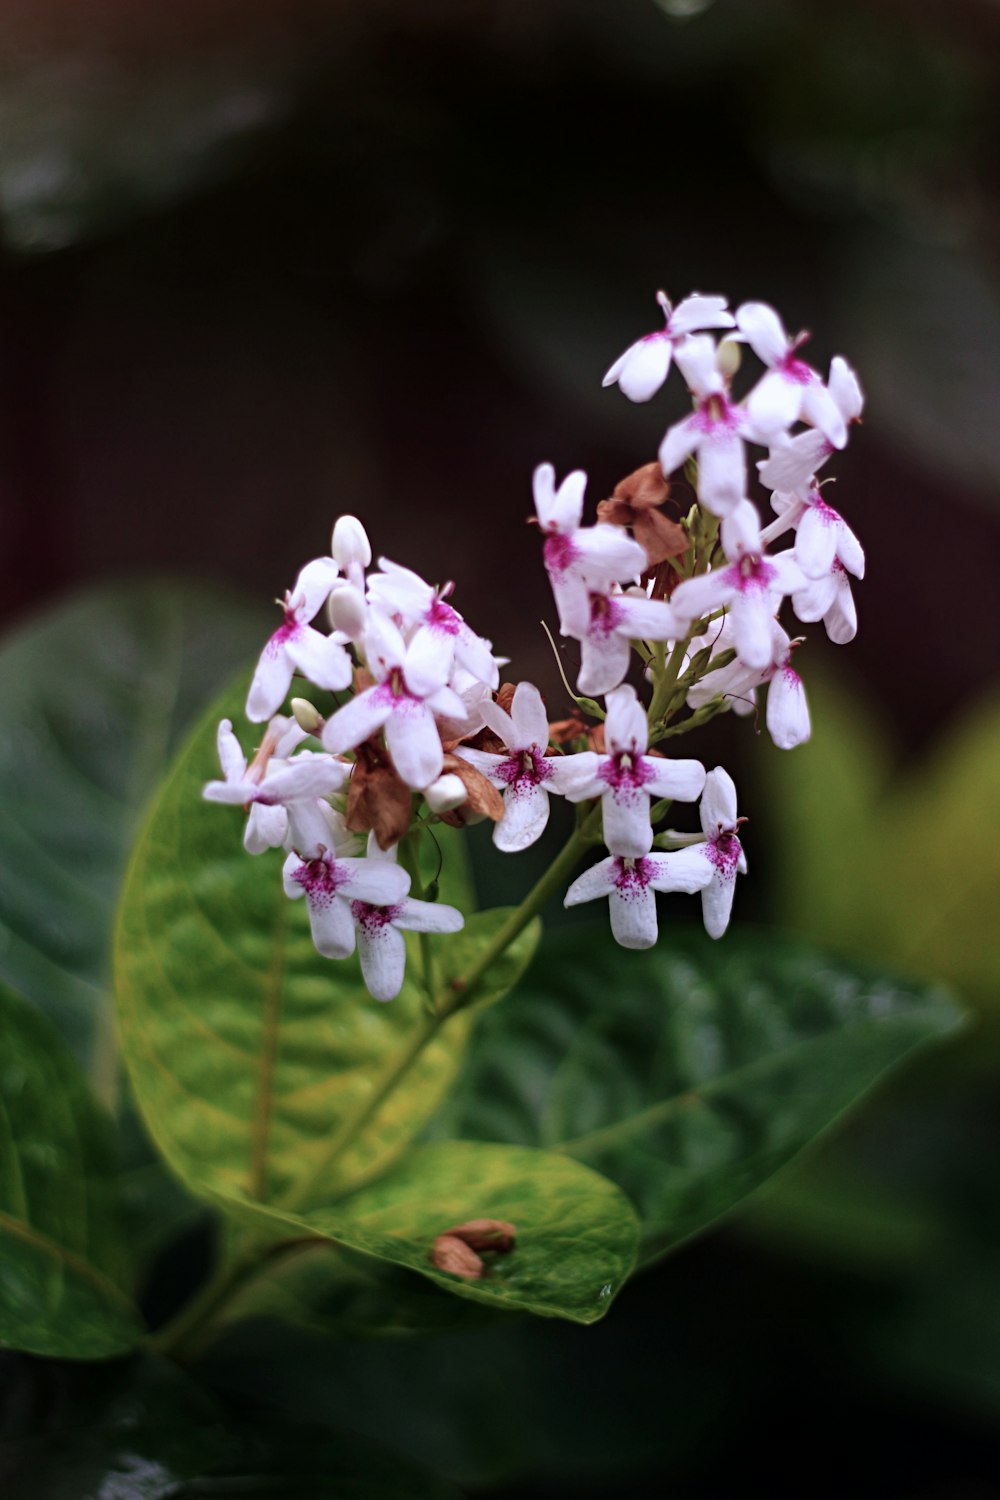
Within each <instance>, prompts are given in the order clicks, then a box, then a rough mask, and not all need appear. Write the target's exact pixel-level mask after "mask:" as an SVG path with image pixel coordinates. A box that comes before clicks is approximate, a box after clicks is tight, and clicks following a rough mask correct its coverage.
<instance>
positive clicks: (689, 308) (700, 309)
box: [602, 292, 735, 401]
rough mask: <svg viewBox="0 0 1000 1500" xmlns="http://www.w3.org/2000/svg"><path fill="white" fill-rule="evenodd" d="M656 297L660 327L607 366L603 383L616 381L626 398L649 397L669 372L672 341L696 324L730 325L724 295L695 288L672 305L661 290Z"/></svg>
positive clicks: (674, 342)
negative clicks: (702, 292)
mask: <svg viewBox="0 0 1000 1500" xmlns="http://www.w3.org/2000/svg"><path fill="white" fill-rule="evenodd" d="M656 300H657V302H658V303H659V304H660V307H661V308H662V309H663V322H664V326H663V327H662V328H657V329H656V330H654V332H653V333H647V334H645V335H644V336H643V337H642V338H641V339H637V340H636V342H635V343H634V344H630V345H629V347H628V348H627V349H626V350H625V353H624V354H622V355H621V356H620V357H619V358H618V359H616V360H615V362H614V364H613V365H612V366H611V368H610V369H609V370H608V372H607V374H606V375H605V377H604V380H603V381H602V384H603V385H605V386H608V385H615V384H616V383H617V385H618V387H619V388H620V390H621V391H622V392H623V393H624V394H625V395H626V396H627V397H628V398H629V400H630V401H650V400H651V399H652V398H653V397H654V396H655V395H656V393H657V391H658V390H659V389H660V387H661V385H662V384H663V382H664V381H665V380H666V378H667V375H668V374H669V373H670V362H671V358H672V356H673V352H674V347H675V345H677V344H679V343H680V341H681V340H682V339H685V338H686V337H687V335H688V334H689V333H693V332H694V331H695V330H696V329H699V328H732V327H733V326H734V321H735V320H734V318H733V315H732V313H731V312H729V311H728V309H727V307H726V299H725V297H705V296H702V295H701V294H700V293H698V292H695V293H694V295H693V296H691V297H685V298H684V300H683V302H678V304H677V306H676V307H674V308H672V307H671V306H670V303H669V302H668V300H667V296H666V293H665V292H657V294H656Z"/></svg>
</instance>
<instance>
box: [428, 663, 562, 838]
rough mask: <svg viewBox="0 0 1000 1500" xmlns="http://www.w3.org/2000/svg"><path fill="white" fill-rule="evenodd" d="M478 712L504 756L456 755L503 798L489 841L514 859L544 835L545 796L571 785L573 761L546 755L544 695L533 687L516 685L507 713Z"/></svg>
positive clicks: (486, 708) (464, 750)
mask: <svg viewBox="0 0 1000 1500" xmlns="http://www.w3.org/2000/svg"><path fill="white" fill-rule="evenodd" d="M480 711H481V713H482V715H483V718H484V719H485V721H486V723H487V725H488V726H489V728H490V729H492V731H493V733H494V734H495V735H497V736H498V737H499V739H500V740H501V742H502V743H503V744H504V745H505V746H506V748H507V752H508V753H507V754H506V755H496V754H493V753H491V752H490V751H487V750H473V749H471V748H469V747H468V746H467V745H462V746H460V747H459V748H458V749H457V750H456V752H455V753H456V755H460V756H461V757H462V759H463V760H467V761H468V762H469V764H470V765H472V766H475V767H476V769H477V770H478V771H482V773H483V775H484V776H486V777H488V778H489V780H490V781H491V782H492V783H493V785H494V786H495V787H497V788H498V789H499V791H500V792H501V793H502V795H503V802H504V815H503V817H502V818H501V819H500V820H499V822H497V823H495V824H494V826H493V842H494V844H496V846H497V848H498V849H502V850H504V851H505V853H508V854H512V853H516V852H517V851H518V850H520V849H527V848H528V846H529V845H530V844H533V843H534V842H535V841H536V839H539V838H541V836H542V834H543V833H544V832H545V827H546V824H547V823H548V821H549V794H550V793H552V792H556V793H560V794H562V793H565V790H566V788H567V786H569V785H570V784H571V773H570V772H569V771H568V769H567V767H568V766H569V764H570V760H571V757H569V756H567V757H562V756H558V755H554V756H550V755H546V753H545V752H546V750H547V749H548V744H549V721H548V716H547V714H546V712H545V705H544V703H543V702H542V695H541V693H540V692H539V691H538V689H537V688H536V687H535V686H534V685H533V684H532V683H530V682H520V683H518V685H517V688H516V689H515V692H514V697H513V700H512V702H511V705H510V713H509V714H508V713H507V712H506V711H505V710H504V709H502V708H501V707H500V705H499V704H498V703H483V704H482V706H481V710H480Z"/></svg>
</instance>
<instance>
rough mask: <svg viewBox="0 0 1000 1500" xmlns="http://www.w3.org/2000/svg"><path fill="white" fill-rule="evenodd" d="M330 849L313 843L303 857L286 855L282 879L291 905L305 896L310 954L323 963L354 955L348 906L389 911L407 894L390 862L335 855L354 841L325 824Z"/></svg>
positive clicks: (405, 879)
mask: <svg viewBox="0 0 1000 1500" xmlns="http://www.w3.org/2000/svg"><path fill="white" fill-rule="evenodd" d="M328 823H329V832H330V839H331V842H330V845H329V846H327V845H325V844H323V843H319V844H315V843H314V844H313V845H312V847H311V848H308V849H307V850H306V851H304V852H300V853H295V852H294V851H293V852H292V853H291V854H289V856H288V858H287V859H286V860H285V864H284V869H283V871H282V876H283V879H284V885H285V894H286V895H287V896H290V897H291V898H292V899H293V900H295V899H296V898H297V897H300V896H305V898H306V902H307V904H308V908H309V926H310V928H311V930H312V938H313V942H314V943H315V945H316V949H317V951H318V952H319V953H321V954H322V955H323V957H324V958H347V956H348V954H350V953H353V952H354V941H355V938H354V930H355V920H354V916H353V914H352V906H351V904H352V903H353V902H365V903H371V904H372V905H373V906H378V907H395V906H397V905H398V904H399V903H400V902H402V901H403V900H404V899H405V897H406V894H407V892H408V891H409V889H410V877H409V875H407V873H406V871H405V870H401V869H400V868H399V866H398V865H397V864H395V863H394V862H392V861H391V860H384V859H372V858H360V859H359V858H356V857H354V856H351V855H346V854H344V853H342V852H340V851H342V850H343V849H345V848H351V849H353V848H354V847H356V844H355V841H354V840H353V839H349V838H347V837H341V836H339V832H338V827H337V824H336V820H334V819H332V818H331V819H329V820H328Z"/></svg>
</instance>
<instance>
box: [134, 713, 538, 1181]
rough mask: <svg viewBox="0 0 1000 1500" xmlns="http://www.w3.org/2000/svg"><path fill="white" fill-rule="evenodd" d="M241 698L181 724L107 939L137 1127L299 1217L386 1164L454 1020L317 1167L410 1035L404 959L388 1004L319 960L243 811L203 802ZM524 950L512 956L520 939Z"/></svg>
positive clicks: (342, 969)
mask: <svg viewBox="0 0 1000 1500" xmlns="http://www.w3.org/2000/svg"><path fill="white" fill-rule="evenodd" d="M242 700H243V692H242V684H241V685H240V686H239V687H238V688H234V689H232V690H231V691H229V692H227V693H226V694H225V695H224V696H223V698H222V699H221V700H220V701H219V702H218V703H217V704H216V705H215V707H214V708H213V709H212V710H211V712H210V713H209V714H208V715H207V716H206V718H205V719H204V720H203V722H202V723H201V725H200V726H199V727H198V728H197V729H196V731H195V732H194V734H193V735H192V737H191V739H190V740H189V742H188V743H187V745H186V746H185V747H184V749H183V750H182V752H181V754H180V755H179V756H178V758H177V761H176V762H175V764H174V766H173V768H172V770H171V772H170V774H169V776H168V777H167V779H166V781H165V783H164V785H163V787H162V788H161V790H160V793H159V795H158V796H157V798H156V799H155V801H154V803H153V806H152V808H151V810H150V813H149V816H148V818H147V820H146V823H145V826H144V828H143V830H142V832H141V834H140V837H139V839H138V842H137V845H136V849H135V853H134V857H133V860H132V864H131V866H130V869H129V872H128V876H127V878H126V882H125V886H124V891H123V897H122V904H121V910H120V921H119V926H118V933H117V942H116V966H117V988H118V999H119V1016H120V1023H121V1034H122V1041H123V1047H124V1052H125V1056H126V1059H127V1062H128V1064H129V1069H130V1073H131V1078H132V1083H133V1086H134V1090H135V1094H136V1097H137V1099H138V1101H139V1104H140V1107H141V1109H142V1112H143V1115H144V1117H145V1120H146V1123H147V1125H148V1127H149V1130H150V1132H151V1134H152V1135H153V1137H154V1139H155V1140H156V1142H157V1143H158V1145H159V1146H160V1149H161V1150H162V1152H163V1154H164V1155H165V1156H166V1157H167V1159H168V1160H169V1161H170V1163H171V1164H172V1166H173V1167H174V1168H175V1170H176V1171H177V1172H179V1173H180V1174H181V1176H183V1177H184V1178H185V1179H186V1181H187V1182H188V1183H189V1184H190V1185H191V1186H193V1187H194V1188H195V1189H196V1190H198V1191H200V1192H203V1193H208V1194H213V1193H214V1194H220V1195H221V1196H222V1197H223V1198H228V1197H239V1196H241V1195H243V1196H247V1197H250V1198H254V1199H257V1200H260V1201H276V1200H277V1199H280V1198H283V1197H284V1196H285V1195H286V1194H289V1193H294V1194H295V1195H296V1199H297V1201H298V1202H299V1203H300V1205H301V1206H308V1204H309V1203H323V1202H325V1201H328V1200H329V1199H330V1197H331V1195H335V1194H337V1193H341V1192H343V1191H345V1190H346V1189H347V1188H349V1187H350V1186H351V1185H353V1184H354V1183H356V1182H357V1181H359V1180H360V1179H361V1178H367V1177H368V1176H370V1175H371V1174H372V1173H374V1172H377V1171H378V1170H380V1169H381V1168H383V1167H384V1166H386V1165H387V1164H388V1163H389V1162H390V1161H391V1160H392V1159H393V1157H394V1156H396V1155H397V1154H398V1152H399V1151H400V1150H401V1149H402V1148H403V1147H404V1146H405V1145H406V1143H407V1141H409V1140H410V1139H411V1138H412V1137H413V1136H414V1135H415V1134H416V1133H417V1132H418V1131H419V1130H420V1129H421V1128H422V1127H423V1125H424V1124H425V1122H426V1121H427V1120H428V1119H429V1118H430V1116H431V1115H432V1114H433V1112H434V1110H435V1109H436V1108H437V1107H438V1105H439V1104H440V1102H441V1100H442V1098H443V1097H444V1094H445V1092H446V1090H447V1089H448V1087H449V1086H450V1084H451V1082H452V1080H453V1078H454V1076H455V1074H456V1071H457V1068H458V1065H459V1061H460V1058H461V1054H462V1049H463V1046H464V1042H465V1039H466V1036H467V1033H468V1029H469V1018H468V1016H467V1015H459V1016H456V1017H455V1018H454V1019H453V1020H451V1021H450V1022H449V1023H448V1025H447V1027H446V1028H444V1029H443V1030H442V1031H441V1032H439V1033H438V1035H437V1036H436V1037H435V1038H434V1039H433V1040H432V1041H431V1042H430V1044H429V1045H428V1046H427V1047H425V1048H424V1050H423V1051H422V1053H421V1054H420V1056H419V1058H418V1059H417V1060H416V1062H415V1063H414V1064H413V1066H412V1068H411V1069H410V1071H409V1072H408V1074H407V1076H406V1078H405V1081H404V1083H403V1084H402V1086H401V1087H399V1088H397V1089H396V1090H394V1092H393V1093H392V1095H391V1097H390V1098H389V1099H388V1100H387V1101H386V1103H385V1104H384V1105H383V1106H382V1107H381V1108H380V1109H379V1110H378V1111H377V1112H376V1113H375V1114H374V1115H373V1117H372V1119H371V1120H370V1121H369V1122H368V1125H367V1127H366V1128H365V1129H364V1130H362V1131H360V1132H359V1133H358V1134H357V1135H356V1136H355V1138H354V1140H353V1142H352V1144H351V1145H350V1147H349V1148H348V1149H347V1150H345V1151H344V1152H342V1153H341V1154H339V1156H338V1158H337V1160H336V1162H329V1163H328V1159H329V1157H330V1143H331V1140H332V1139H333V1137H334V1136H335V1135H336V1132H337V1130H338V1128H339V1127H341V1126H342V1125H343V1124H344V1122H345V1121H347V1120H349V1119H351V1118H352V1116H354V1115H355V1114H357V1112H358V1111H360V1110H362V1109H363V1108H364V1107H365V1104H366V1102H367V1101H368V1099H369V1098H370V1097H371V1095H372V1093H373V1092H374V1090H375V1089H376V1088H377V1086H378V1084H379V1082H380V1080H382V1079H385V1078H387V1077H389V1076H390V1075H391V1074H392V1073H393V1071H394V1070H395V1068H396V1066H397V1064H398V1063H399V1061H400V1060H401V1058H403V1057H404V1055H405V1054H406V1052H407V1049H408V1048H409V1046H410V1043H411V1039H412V1038H413V1036H414V1034H415V1033H416V1031H417V1029H418V1028H419V1026H420V1025H421V1021H422V1017H423V1008H424V1001H425V996H424V993H423V990H422V986H421V983H420V978H421V963H420V956H419V949H418V946H417V943H416V941H414V943H413V945H412V948H411V953H410V962H409V964H408V975H407V980H406V983H405V984H404V987H403V991H402V993H401V994H400V996H399V998H398V999H397V1000H395V1001H393V1002H392V1003H391V1004H388V1005H383V1004H379V1003H378V1002H376V1001H374V1000H372V999H371V998H370V996H369V995H368V993H367V991H366V990H365V987H364V985H363V983H362V981H361V977H360V972H359V969H358V965H357V961H356V959H349V960H345V961H343V962H331V961H330V960H328V959H325V958H322V957H321V956H320V955H319V954H318V953H317V952H316V950H315V948H314V947H313V943H312V939H311V937H310V933H309V923H308V914H307V911H306V909H305V902H292V901H289V900H288V898H287V897H286V896H285V894H284V891H283V888H282V882H281V860H282V856H281V854H280V852H279V851H271V852H269V853H268V854H264V855H261V856H259V857H257V858H251V857H250V856H249V855H247V854H246V852H245V851H244V849H243V847H242V842H241V817H240V815H238V814H236V813H235V812H234V811H233V810H231V809H225V808H219V807H216V806H210V805H208V804H206V803H204V802H203V801H202V800H201V789H202V786H203V784H204V782H205V781H206V780H208V779H209V778H210V777H211V776H212V775H214V774H217V769H216V752H215V730H216V725H217V723H218V721H219V719H220V718H222V717H223V716H226V717H230V718H233V719H234V721H236V722H238V721H239V718H240V715H241V710H242ZM449 832H450V830H444V829H443V830H441V833H440V834H439V835H438V836H439V839H440V842H441V846H442V849H443V852H444V855H445V864H444V871H443V873H442V877H441V894H442V897H443V899H445V900H448V901H451V902H454V904H456V905H458V906H459V907H460V908H462V909H463V910H465V911H468V910H469V909H470V908H471V905H472V902H471V899H470V895H469V884H468V876H467V873H466V870H465V864H464V860H463V857H462V856H463V851H462V848H461V843H460V840H459V839H458V838H445V837H444V836H443V835H444V834H446V833H449ZM486 935H487V936H488V933H487V934H486ZM450 941H451V940H450V939H448V938H443V939H440V940H437V939H434V940H432V942H433V947H434V949H435V952H436V954H437V955H438V967H439V969H440V971H441V973H442V974H448V973H450V972H451V971H450V969H449V967H448V966H449V964H450V963H451V960H450V959H449V957H448V944H449V942H450ZM468 942H469V940H468V939H466V947H464V948H460V949H459V950H457V951H459V952H460V953H461V954H462V955H463V957H465V956H467V955H468V952H469V949H468ZM524 943H525V945H526V946H525V948H524V949H523V951H522V957H523V959H524V961H526V959H527V956H529V955H530V938H529V937H528V936H527V935H526V938H525V939H524ZM306 1182H310V1184H311V1186H310V1188H309V1190H308V1192H307V1193H306V1194H305V1196H304V1197H303V1191H304V1189H303V1184H304V1183H306Z"/></svg>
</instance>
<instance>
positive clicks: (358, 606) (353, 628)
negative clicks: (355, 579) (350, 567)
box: [326, 583, 366, 641]
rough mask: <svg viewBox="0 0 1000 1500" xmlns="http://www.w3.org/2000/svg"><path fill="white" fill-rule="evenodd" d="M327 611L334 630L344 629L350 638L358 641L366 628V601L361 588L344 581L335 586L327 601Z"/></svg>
mask: <svg viewBox="0 0 1000 1500" xmlns="http://www.w3.org/2000/svg"><path fill="white" fill-rule="evenodd" d="M326 612H327V614H328V615H329V617H330V624H331V625H332V626H333V628H334V630H340V631H343V633H344V635H346V636H347V637H348V639H349V640H352V641H356V640H357V638H358V636H359V635H360V634H361V632H362V631H363V630H364V628H365V618H366V611H365V601H364V596H363V594H362V593H361V590H360V589H356V588H355V587H354V585H353V584H351V583H342V584H341V585H340V587H339V588H335V589H334V590H333V592H332V594H331V595H330V598H329V600H328V602H327V606H326Z"/></svg>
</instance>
